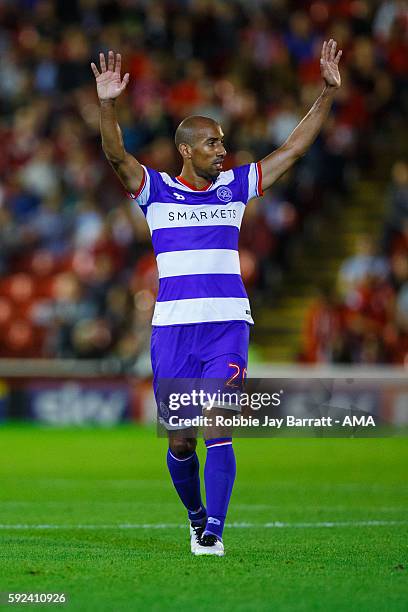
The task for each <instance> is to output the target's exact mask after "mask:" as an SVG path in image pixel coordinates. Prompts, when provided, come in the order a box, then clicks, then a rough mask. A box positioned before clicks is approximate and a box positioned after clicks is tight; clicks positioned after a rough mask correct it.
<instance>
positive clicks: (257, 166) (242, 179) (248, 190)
mask: <svg viewBox="0 0 408 612" xmlns="http://www.w3.org/2000/svg"><path fill="white" fill-rule="evenodd" d="M234 174H235V179H236V180H237V181H239V183H240V186H241V192H242V199H243V202H244V203H245V204H246V203H247V202H249V200H251V199H252V198H259V197H261V196H263V191H262V167H261V163H260V162H255V163H252V164H246V165H245V166H238V168H234Z"/></svg>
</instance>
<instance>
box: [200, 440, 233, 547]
mask: <svg viewBox="0 0 408 612" xmlns="http://www.w3.org/2000/svg"><path fill="white" fill-rule="evenodd" d="M205 445H206V447H207V461H206V462H205V469H204V480H205V494H206V500H207V514H208V519H207V524H206V527H205V532H204V533H212V534H214V535H216V536H217V537H218V538H219V539H220V540H221V539H222V532H223V529H224V523H225V517H226V515H227V510H228V504H229V500H230V497H231V493H232V487H233V486H234V480H235V473H236V465H235V455H234V449H233V448H232V439H231V438H214V439H213V440H206V442H205Z"/></svg>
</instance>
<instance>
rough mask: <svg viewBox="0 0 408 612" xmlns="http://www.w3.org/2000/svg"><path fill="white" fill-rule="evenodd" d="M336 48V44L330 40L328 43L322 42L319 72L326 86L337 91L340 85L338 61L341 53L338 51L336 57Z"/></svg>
mask: <svg viewBox="0 0 408 612" xmlns="http://www.w3.org/2000/svg"><path fill="white" fill-rule="evenodd" d="M336 48H337V43H336V41H335V40H333V39H332V38H331V39H330V40H329V42H326V41H324V43H323V48H322V55H321V58H320V72H321V74H322V77H323V78H324V80H325V82H326V85H328V86H329V87H335V88H336V89H337V88H338V87H340V85H341V77H340V72H339V61H340V58H341V55H342V53H343V52H342V51H339V52H338V53H337V55H336Z"/></svg>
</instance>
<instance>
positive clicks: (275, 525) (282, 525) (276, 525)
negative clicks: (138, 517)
mask: <svg viewBox="0 0 408 612" xmlns="http://www.w3.org/2000/svg"><path fill="white" fill-rule="evenodd" d="M401 525H408V520H406V521H382V520H369V521H321V522H318V523H286V522H282V521H273V522H271V523H227V524H226V525H225V526H226V527H229V528H232V529H291V528H295V529H320V528H333V527H391V526H401ZM24 529H25V530H28V529H55V530H63V529H89V530H92V529H121V530H122V529H186V524H185V523H184V524H178V523H119V524H117V525H92V524H84V525H81V524H77V525H52V524H39V525H29V524H22V523H20V524H14V525H13V524H9V525H7V524H3V525H0V530H3V531H7V530H24Z"/></svg>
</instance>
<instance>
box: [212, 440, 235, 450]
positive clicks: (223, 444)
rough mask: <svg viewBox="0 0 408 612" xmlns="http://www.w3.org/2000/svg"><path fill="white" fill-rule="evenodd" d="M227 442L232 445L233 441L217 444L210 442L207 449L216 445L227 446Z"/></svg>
mask: <svg viewBox="0 0 408 612" xmlns="http://www.w3.org/2000/svg"><path fill="white" fill-rule="evenodd" d="M227 444H231V445H232V442H216V443H215V444H210V445H209V446H207V450H208V449H209V448H214V447H215V446H227Z"/></svg>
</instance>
